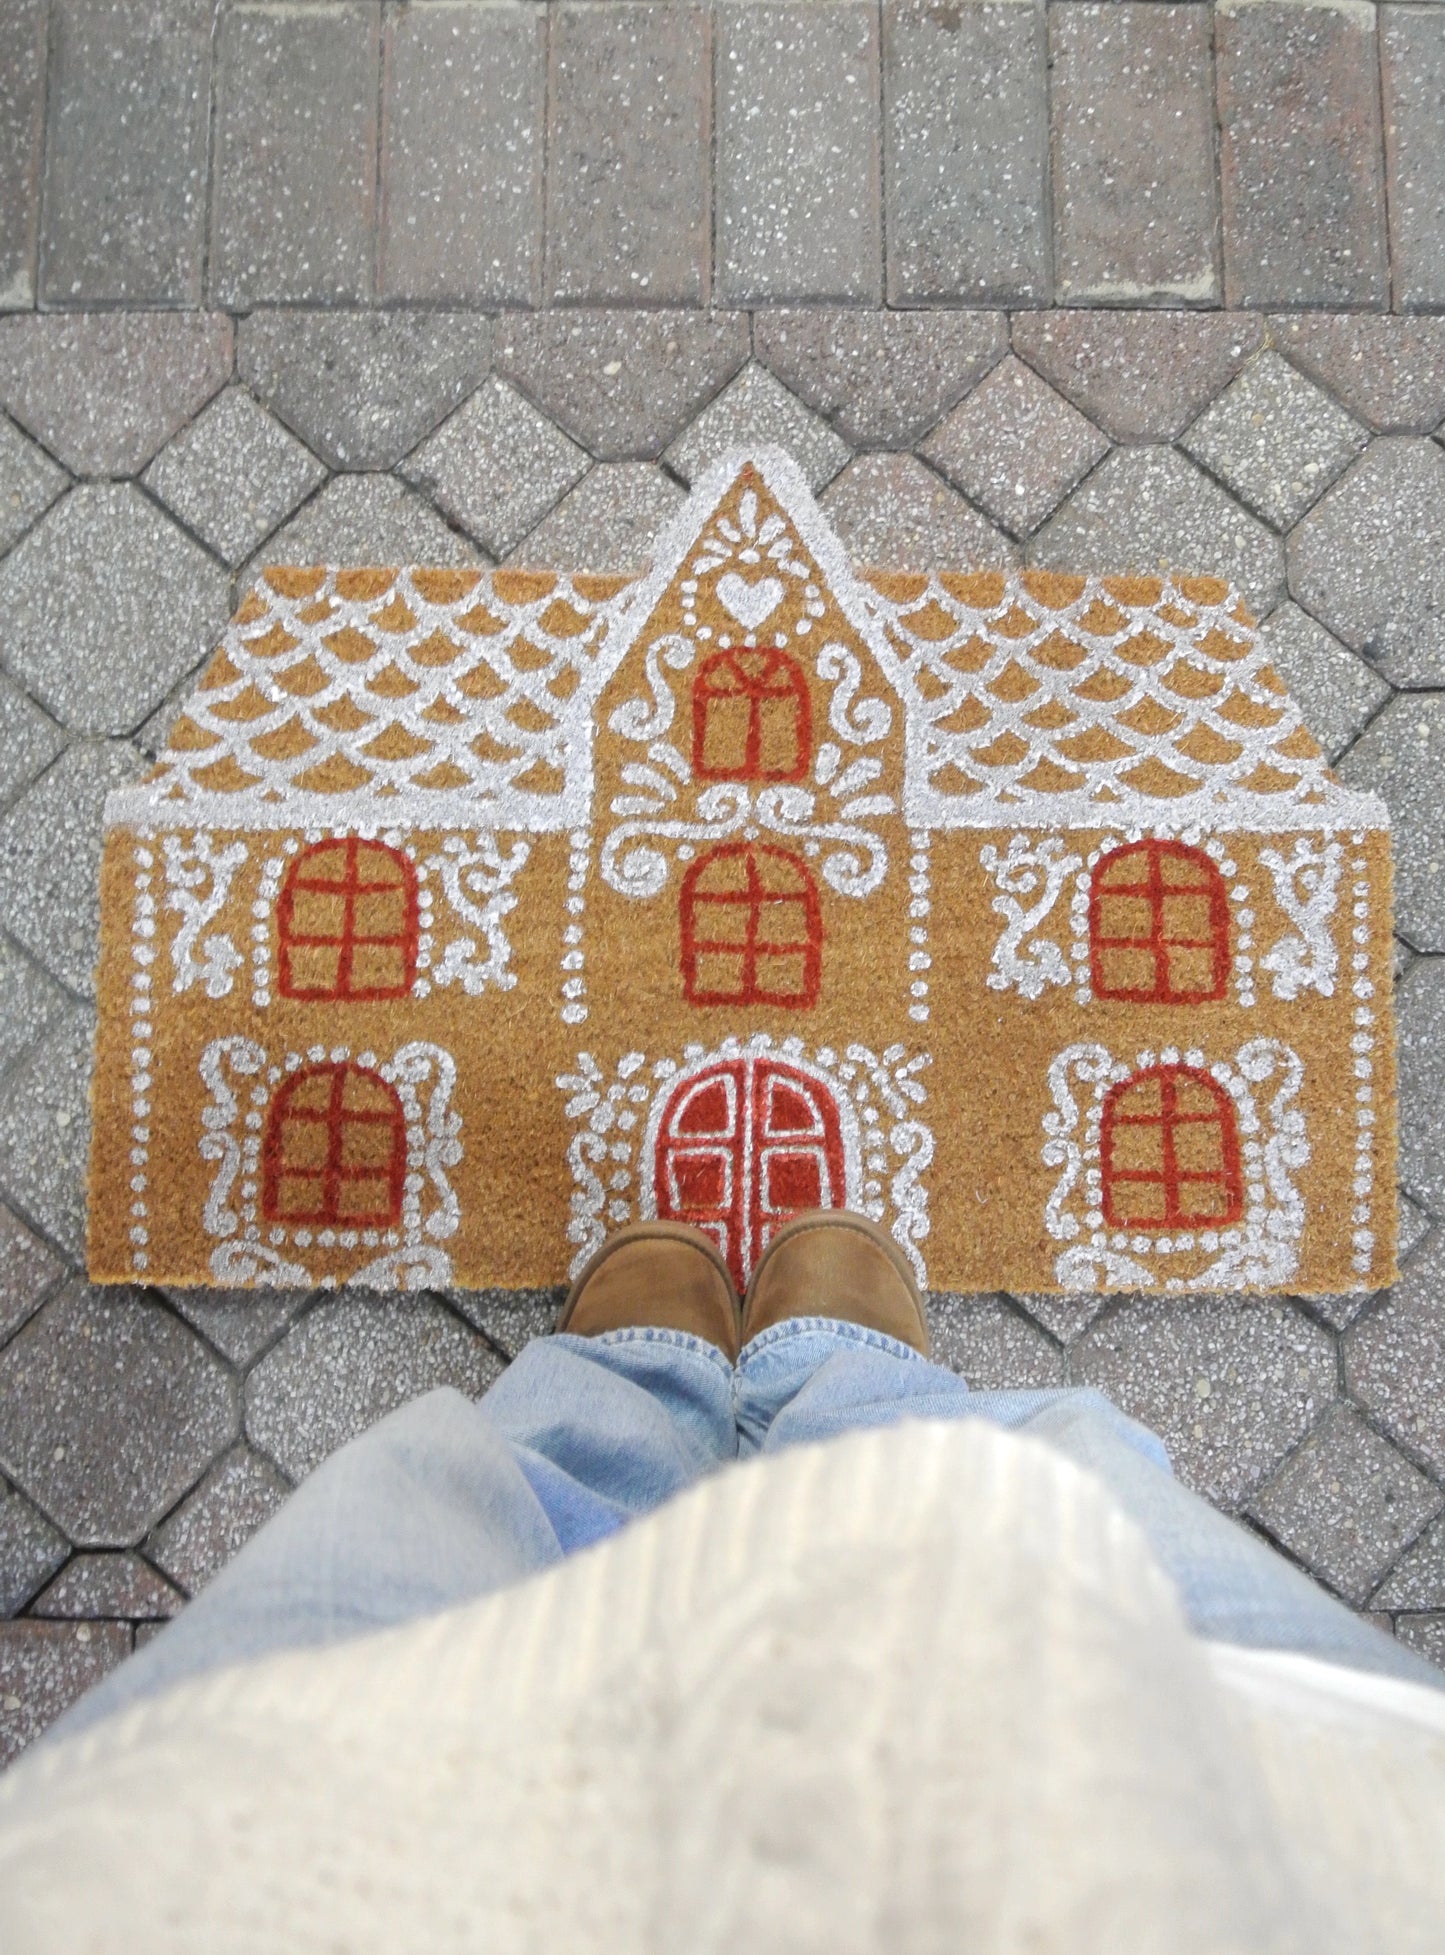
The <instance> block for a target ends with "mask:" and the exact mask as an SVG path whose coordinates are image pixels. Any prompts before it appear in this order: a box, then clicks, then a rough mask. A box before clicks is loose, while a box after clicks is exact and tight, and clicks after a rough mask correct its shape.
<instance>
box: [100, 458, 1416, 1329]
mask: <svg viewBox="0 0 1445 1955" xmlns="http://www.w3.org/2000/svg"><path fill="white" fill-rule="evenodd" d="M106 824H107V832H106V844H105V857H104V866H103V871H102V879H103V888H102V913H103V929H102V947H101V959H100V973H99V990H100V1029H99V1034H98V1047H97V1067H96V1075H95V1085H94V1141H93V1147H92V1155H91V1170H90V1175H91V1179H90V1196H91V1199H90V1245H89V1263H90V1273H91V1275H92V1276H93V1277H94V1278H95V1279H97V1280H98V1281H102V1282H133V1281H137V1280H140V1281H144V1282H148V1283H166V1284H217V1285H222V1286H226V1287H233V1286H244V1285H248V1284H289V1285H306V1286H308V1287H309V1286H311V1285H333V1286H334V1285H338V1284H355V1285H360V1286H363V1287H368V1288H376V1289H386V1290H391V1289H398V1288H419V1287H422V1286H426V1287H433V1288H434V1287H438V1286H460V1287H472V1286H478V1287H479V1286H488V1285H518V1286H522V1285H526V1286H531V1285H543V1284H551V1283H559V1282H563V1281H565V1280H566V1278H567V1276H568V1274H569V1272H570V1271H573V1270H575V1269H577V1268H578V1267H579V1266H580V1265H581V1264H582V1263H583V1262H584V1261H585V1260H586V1258H587V1257H588V1256H589V1255H591V1253H592V1251H593V1250H594V1249H595V1248H596V1247H597V1245H598V1243H599V1242H601V1241H602V1239H603V1238H604V1236H605V1235H606V1234H607V1232H608V1231H609V1230H611V1229H615V1228H617V1227H619V1226H620V1225H621V1224H623V1223H624V1222H628V1221H630V1220H632V1219H634V1218H635V1217H639V1216H653V1215H660V1216H669V1217H674V1218H677V1219H680V1220H684V1221H688V1222H692V1223H695V1224H696V1225H697V1226H698V1227H700V1228H703V1229H705V1230H707V1231H708V1232H709V1233H710V1234H711V1235H712V1236H713V1237H714V1239H715V1240H716V1241H717V1243H718V1245H719V1247H720V1248H721V1249H722V1251H723V1253H724V1255H725V1256H726V1257H727V1259H728V1261H729V1263H730V1265H731V1267H732V1269H733V1272H734V1275H735V1276H736V1278H737V1280H738V1282H739V1283H742V1282H743V1281H744V1280H745V1278H746V1276H747V1274H748V1271H749V1269H750V1268H751V1267H752V1265H753V1263H754V1262H755V1261H756V1259H757V1257H758V1255H759V1253H760V1251H761V1250H762V1248H763V1246H764V1245H765V1243H766V1242H767V1240H768V1237H769V1235H770V1233H771V1232H772V1231H773V1230H774V1229H776V1228H777V1227H778V1226H779V1224H780V1223H781V1222H782V1221H783V1220H785V1219H786V1218H787V1217H788V1216H789V1215H792V1214H794V1213H796V1212H797V1211H798V1210H800V1209H807V1208H815V1207H825V1206H840V1207H841V1206H846V1207H848V1208H852V1209H856V1210H861V1211H862V1212H863V1213H864V1214H866V1215H870V1216H872V1217H874V1218H875V1219H876V1220H878V1221H881V1222H883V1223H884V1224H885V1225H886V1226H887V1227H889V1228H890V1229H891V1231H892V1233H893V1235H894V1237H895V1238H896V1240H897V1241H898V1242H899V1244H900V1245H901V1246H902V1248H903V1249H904V1250H905V1251H906V1252H907V1254H908V1256H909V1257H910V1259H911V1260H912V1262H913V1264H914V1267H915V1268H916V1270H917V1273H918V1277H919V1280H920V1282H921V1283H924V1284H926V1285H930V1286H932V1287H933V1288H935V1289H950V1290H963V1291H970V1290H1012V1291H1022V1292H1031V1291H1074V1292H1078V1291H1086V1290H1129V1291H1135V1290H1142V1291H1173V1292H1182V1291H1194V1290H1209V1291H1220V1290H1288V1291H1293V1292H1296V1293H1298V1292H1327V1291H1340V1290H1358V1289H1362V1288H1367V1287H1368V1288H1377V1287H1379V1286H1381V1285H1383V1284H1385V1283H1388V1282H1389V1281H1390V1280H1391V1279H1392V1278H1393V1276H1394V1272H1395V1263H1394V1243H1395V1208H1394V1202H1395V1192H1394V1191H1395V1173H1394V1167H1395V1060H1394V1039H1393V1027H1392V1022H1391V1015H1390V1011H1391V1008H1390V976H1391V963H1390V846H1389V834H1388V821H1387V817H1386V814H1385V811H1384V809H1383V807H1382V806H1381V804H1380V803H1379V801H1378V800H1376V799H1375V798H1374V797H1373V796H1371V795H1367V794H1361V793H1357V792H1355V791H1354V790H1352V789H1350V788H1347V787H1346V786H1344V785H1343V784H1342V783H1341V782H1340V781H1338V780H1337V779H1336V778H1335V776H1334V775H1333V774H1332V773H1331V771H1330V770H1329V768H1328V767H1327V765H1326V764H1325V761H1324V759H1323V757H1322V755H1321V752H1320V749H1319V746H1318V745H1317V743H1316V742H1315V740H1314V739H1313V738H1312V737H1311V736H1310V734H1309V732H1308V730H1307V729H1306V727H1305V726H1304V724H1303V721H1302V720H1301V717H1300V713H1299V709H1298V708H1297V706H1296V705H1295V703H1294V702H1293V700H1292V699H1291V698H1290V697H1289V695H1288V693H1287V692H1286V691H1285V689H1284V687H1283V686H1282V685H1281V683H1280V681H1279V679H1278V678H1277V677H1276V676H1275V674H1274V673H1273V672H1272V671H1271V670H1270V668H1269V666H1268V665H1267V664H1266V662H1265V660H1264V657H1263V654H1262V651H1261V648H1260V643H1259V639H1258V637H1257V635H1256V633H1255V630H1254V628H1253V625H1252V623H1251V620H1250V617H1249V615H1248V613H1247V611H1246V609H1245V607H1244V605H1243V604H1242V602H1241V601H1240V599H1239V597H1238V595H1237V594H1236V593H1235V592H1234V591H1233V590H1231V589H1230V588H1229V587H1228V585H1226V584H1225V583H1223V582H1221V581H1219V580H1218V579H1216V578H1212V577H1207V576H1186V575H1179V574H1176V575H1171V576H1168V577H1164V576H1159V577H1102V578H1100V577H1083V576H1064V575H1057V574H1053V573H1045V572H1040V571H1021V572H1017V573H1012V574H1004V573H999V572H987V573H972V574H970V573H969V572H967V571H963V570H960V571H946V570H944V571H937V572H934V573H932V574H929V575H905V574H898V573H889V572H886V571H866V572H860V571H857V570H855V569H854V568H853V567H851V566H850V565H849V563H848V562H847V560H846V558H845V555H844V552H843V550H842V548H841V546H840V544H839V542H838V540H837V538H836V537H835V536H834V535H833V533H832V532H831V530H830V529H829V527H828V525H827V523H826V521H825V520H824V518H823V516H822V515H821V514H820V512H819V510H818V508H817V506H816V505H815V503H814V502H813V500H812V498H811V496H810V495H809V493H808V490H807V487H806V484H805V483H804V481H803V478H802V476H801V474H800V472H799V470H798V469H797V467H796V466H795V464H794V463H793V462H792V461H791V460H790V459H789V458H788V457H787V456H786V455H784V454H782V453H780V452H778V451H777V450H772V449H759V450H756V451H752V452H748V453H741V452H739V453H733V454H730V455H728V456H727V457H725V458H724V459H723V460H721V461H720V462H719V463H718V464H717V466H716V467H714V468H713V469H712V470H711V471H710V472H709V473H708V474H707V475H706V476H705V477H703V478H702V479H701V480H700V481H699V482H698V484H697V486H696V488H695V491H694V493H693V495H692V496H691V498H690V500H689V501H688V503H687V505H686V507H685V508H684V509H683V510H682V512H681V513H680V515H679V516H678V517H677V519H676V520H675V521H674V522H673V523H672V524H671V525H670V526H669V527H668V528H667V529H666V530H665V532H664V533H663V534H662V536H661V537H660V538H659V540H658V543H657V547H656V553H655V556H654V558H653V567H652V568H651V570H650V572H649V573H648V574H646V575H644V576H642V577H640V578H633V579H624V578H621V577H615V576H613V577H609V576H583V575H577V576H561V575H557V574H555V573H553V572H550V571H545V570H541V571H536V572H529V571H520V570H496V571H488V572H478V571H472V570H440V569H420V568H412V569H345V568H313V569H281V570H271V571H269V572H267V574H266V576H265V578H264V580H263V581H262V582H261V583H260V584H259V585H258V586H257V588H256V590H255V591H254V592H253V594H252V595H251V596H250V597H248V598H247V600H246V602H245V604H244V605H243V606H242V608H241V610H240V612H239V613H238V614H237V616H236V618H235V620H234V622H233V623H232V624H231V626H230V627H229V629H228V631H227V633H226V636H225V639H224V641H223V643H222V645H221V647H220V649H219V650H218V651H217V652H216V654H215V656H214V658H213V659H212V661H211V664H210V666H209V668H208V669H207V671H206V673H205V676H204V678H203V679H202V680H201V682H200V685H199V686H198V688H197V690H196V693H195V695H194V697H193V699H192V700H191V702H190V704H189V707H188V709H187V711H186V712H185V714H184V715H183V716H182V718H181V719H180V720H179V721H178V723H177V725H176V727H175V731H174V732H173V734H172V736H171V740H170V745H169V747H168V749H167V751H166V752H165V754H164V755H163V756H162V758H161V760H160V762H159V764H158V765H157V767H156V768H155V770H154V772H153V773H152V774H151V775H150V777H149V778H148V779H147V780H146V781H144V782H143V783H142V784H140V785H138V786H135V787H129V788H124V789H121V790H120V791H119V792H117V793H115V794H113V795H112V796H111V797H110V800H109V801H108V803H107V806H106Z"/></svg>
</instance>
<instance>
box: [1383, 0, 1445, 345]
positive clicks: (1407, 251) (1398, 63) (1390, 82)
mask: <svg viewBox="0 0 1445 1955" xmlns="http://www.w3.org/2000/svg"><path fill="white" fill-rule="evenodd" d="M1380 67H1381V77H1380V79H1381V86H1382V90H1383V98H1384V114H1385V162H1386V169H1387V174H1388V183H1389V198H1390V251H1391V256H1392V258H1393V261H1394V302H1395V304H1396V305H1397V306H1401V307H1405V308H1408V307H1413V306H1422V307H1423V306H1439V305H1445V143H1442V142H1441V129H1442V127H1445V13H1442V12H1441V11H1440V10H1439V8H1438V7H1381V9H1380Z"/></svg>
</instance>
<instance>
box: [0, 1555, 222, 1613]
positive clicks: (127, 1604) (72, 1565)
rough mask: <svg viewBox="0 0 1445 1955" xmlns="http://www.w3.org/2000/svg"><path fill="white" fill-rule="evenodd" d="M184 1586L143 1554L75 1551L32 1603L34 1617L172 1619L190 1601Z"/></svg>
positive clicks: (31, 1611) (31, 1610)
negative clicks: (168, 1577) (159, 1570)
mask: <svg viewBox="0 0 1445 1955" xmlns="http://www.w3.org/2000/svg"><path fill="white" fill-rule="evenodd" d="M184 1600H185V1597H184V1596H183V1595H182V1594H181V1593H180V1591H179V1590H178V1589H176V1588H175V1587H173V1586H172V1584H171V1583H170V1582H168V1581H167V1580H166V1578H165V1577H164V1575H158V1574H157V1573H156V1571H155V1569H154V1568H152V1567H151V1566H150V1565H149V1564H148V1563H147V1562H144V1561H142V1560H141V1558H140V1556H139V1555H138V1554H133V1553H132V1552H130V1550H128V1549H125V1550H122V1551H121V1552H119V1553H117V1552H116V1551H115V1550H111V1551H110V1552H108V1553H103V1554H78V1555H73V1556H72V1557H71V1559H70V1560H69V1561H68V1562H67V1563H66V1565H65V1567H64V1568H63V1569H62V1570H61V1572H60V1574H58V1575H57V1576H56V1578H55V1580H54V1581H53V1582H51V1583H50V1585H49V1587H48V1588H46V1589H45V1590H44V1592H43V1593H42V1594H40V1595H38V1596H37V1597H36V1599H35V1601H34V1602H33V1603H32V1605H31V1609H30V1613H31V1615H33V1616H43V1617H47V1618H49V1619H50V1620H51V1621H55V1622H62V1621H66V1620H70V1621H75V1620H81V1621H84V1620H85V1618H86V1617H91V1618H94V1617H96V1616H102V1617H105V1616H109V1617H111V1618H112V1619H114V1620H118V1621H124V1622H168V1621H169V1620H170V1618H171V1617H172V1616H173V1615H175V1613H176V1611H177V1610H178V1609H179V1608H180V1606H181V1604H182V1603H183V1602H184Z"/></svg>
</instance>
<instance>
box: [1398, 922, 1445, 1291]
mask: <svg viewBox="0 0 1445 1955" xmlns="http://www.w3.org/2000/svg"><path fill="white" fill-rule="evenodd" d="M1395 1011H1396V1031H1397V1035H1398V1041H1399V1043H1398V1053H1399V1068H1400V1180H1401V1183H1402V1184H1403V1186H1404V1187H1405V1189H1406V1190H1407V1192H1408V1193H1409V1194H1410V1195H1411V1196H1412V1197H1413V1199H1414V1200H1416V1201H1418V1202H1421V1203H1422V1204H1423V1205H1424V1206H1425V1208H1427V1209H1428V1210H1429V1211H1430V1212H1431V1213H1432V1214H1434V1215H1438V1214H1439V1213H1440V1212H1441V1211H1442V1209H1445V958H1441V957H1422V958H1420V959H1419V960H1418V961H1417V962H1416V963H1414V964H1413V965H1412V966H1411V967H1410V969H1409V970H1408V971H1407V972H1406V974H1405V976H1404V977H1403V978H1402V979H1401V981H1400V983H1399V986H1398V987H1397V990H1396V996H1395ZM1436 1247H1437V1248H1438V1247H1445V1244H1442V1245H1436ZM1432 1253H1433V1252H1432V1247H1431V1245H1430V1244H1429V1243H1427V1244H1425V1245H1424V1246H1423V1247H1422V1248H1421V1249H1420V1250H1418V1251H1417V1252H1416V1255H1415V1256H1414V1257H1412V1259H1411V1267H1412V1268H1413V1267H1414V1264H1415V1262H1416V1261H1417V1260H1421V1259H1423V1260H1424V1261H1426V1262H1429V1261H1430V1260H1431V1259H1432Z"/></svg>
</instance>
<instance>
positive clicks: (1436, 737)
mask: <svg viewBox="0 0 1445 1955" xmlns="http://www.w3.org/2000/svg"><path fill="white" fill-rule="evenodd" d="M1340 772H1341V774H1342V775H1343V776H1344V778H1345V779H1346V780H1347V781H1348V782H1349V783H1350V784H1351V786H1352V787H1369V788H1374V789H1375V791H1376V792H1377V793H1379V794H1381V795H1383V796H1384V799H1385V804H1386V806H1387V807H1388V808H1389V810H1390V820H1391V823H1392V825H1393V828H1394V845H1395V927H1396V929H1397V930H1399V931H1400V932H1401V933H1402V934H1403V935H1404V936H1405V938H1406V939H1407V940H1408V942H1409V943H1410V944H1411V945H1413V947H1414V948H1415V949H1416V950H1424V951H1440V950H1445V693H1438V692H1424V693H1408V692H1407V693H1400V694H1399V695H1397V697H1396V698H1394V699H1392V700H1391V701H1390V703H1389V705H1388V706H1386V708H1385V709H1384V711H1383V712H1382V713H1381V714H1380V716H1379V718H1378V719H1377V720H1375V721H1374V722H1373V724H1372V725H1370V726H1368V727H1367V728H1366V729H1365V731H1364V732H1363V733H1362V734H1361V735H1360V737H1359V739H1358V740H1357V741H1356V743H1355V745H1354V746H1353V747H1352V748H1351V749H1350V751H1349V752H1348V753H1347V754H1346V755H1345V757H1344V759H1343V760H1342V761H1341V762H1340ZM1442 1033H1445V1027H1442ZM1441 1085H1442V1088H1445V1079H1442V1081H1441ZM1442 1139H1445V1133H1442ZM1435 1185H1438V1186H1439V1187H1440V1188H1441V1190H1442V1192H1445V1178H1442V1179H1441V1180H1440V1181H1439V1182H1438V1183H1436V1184H1435Z"/></svg>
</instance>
